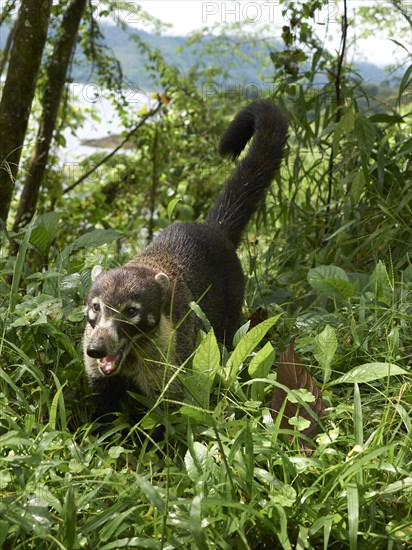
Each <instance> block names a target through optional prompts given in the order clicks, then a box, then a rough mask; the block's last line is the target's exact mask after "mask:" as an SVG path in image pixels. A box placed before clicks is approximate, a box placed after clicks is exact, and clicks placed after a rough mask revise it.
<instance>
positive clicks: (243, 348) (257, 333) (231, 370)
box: [225, 314, 280, 385]
mask: <svg viewBox="0 0 412 550" xmlns="http://www.w3.org/2000/svg"><path fill="white" fill-rule="evenodd" d="M279 317H280V314H279V315H275V316H274V317H271V318H270V319H266V321H263V322H262V323H259V324H258V325H257V326H256V327H253V328H252V329H251V330H250V331H249V332H248V333H247V334H245V335H244V336H243V338H242V339H241V340H240V342H239V343H238V345H237V346H236V348H235V350H234V351H233V353H232V355H231V356H230V357H229V360H228V362H227V365H226V369H225V370H226V380H227V382H228V383H229V385H230V383H231V382H233V380H234V379H235V377H236V374H237V371H238V369H239V367H240V366H241V364H242V363H243V361H244V360H245V359H246V357H247V356H248V355H249V354H250V353H251V352H252V351H253V350H254V349H255V347H256V346H257V345H258V344H259V343H260V342H261V340H262V339H263V338H264V337H265V335H266V333H267V331H268V330H269V329H270V328H271V327H272V326H273V325H274V324H275V323H277V321H278V320H279Z"/></svg>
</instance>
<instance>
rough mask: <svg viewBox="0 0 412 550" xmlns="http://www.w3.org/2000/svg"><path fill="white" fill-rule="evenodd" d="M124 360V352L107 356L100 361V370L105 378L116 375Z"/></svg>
mask: <svg viewBox="0 0 412 550" xmlns="http://www.w3.org/2000/svg"><path fill="white" fill-rule="evenodd" d="M121 358H122V350H120V351H119V352H118V353H115V354H113V355H107V356H106V357H103V358H102V359H100V360H99V368H100V370H101V372H102V373H103V374H104V375H105V376H110V375H111V374H114V373H115V372H116V371H117V369H118V368H119V365H120V361H121Z"/></svg>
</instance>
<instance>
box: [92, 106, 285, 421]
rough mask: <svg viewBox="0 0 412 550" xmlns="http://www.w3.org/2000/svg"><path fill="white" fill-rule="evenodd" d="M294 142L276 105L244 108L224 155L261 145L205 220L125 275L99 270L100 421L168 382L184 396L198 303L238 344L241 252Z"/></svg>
mask: <svg viewBox="0 0 412 550" xmlns="http://www.w3.org/2000/svg"><path fill="white" fill-rule="evenodd" d="M287 134H288V127H287V122H286V119H285V117H284V116H283V114H282V112H281V111H280V110H279V109H278V108H277V107H275V106H274V105H273V104H272V103H270V102H269V101H263V100H261V101H255V102H253V103H251V104H249V105H248V106H247V107H245V108H243V109H242V110H241V111H240V112H239V113H238V115H237V116H236V117H235V119H234V120H233V121H232V122H231V124H230V125H229V127H228V128H227V130H226V132H225V133H224V134H223V137H222V139H221V141H220V145H219V150H220V153H221V154H222V155H231V156H232V157H233V158H236V157H237V156H238V155H239V154H240V153H241V152H242V151H243V149H244V147H245V146H246V144H247V142H248V141H249V140H250V138H252V136H253V140H252V142H251V145H250V148H249V151H248V153H247V154H246V156H245V157H244V158H243V159H242V160H240V162H239V163H238V165H237V167H236V169H235V171H234V173H233V175H232V176H231V177H230V178H229V179H228V180H227V182H226V185H225V187H224V189H223V192H222V193H221V194H220V195H219V197H218V198H217V200H216V203H215V205H214V206H213V207H212V209H211V210H210V212H209V213H208V215H207V218H206V221H205V222H204V223H196V222H182V223H176V224H174V225H171V226H170V227H168V228H167V229H164V230H163V231H162V232H161V233H160V234H159V235H158V236H157V237H156V238H155V239H154V240H153V241H152V242H151V244H149V246H148V247H147V248H146V249H145V250H144V251H143V252H142V253H141V254H139V255H138V256H137V257H136V258H134V259H133V260H131V261H130V262H128V263H127V264H125V265H123V266H122V267H119V268H116V269H110V270H107V271H104V270H103V269H102V268H101V267H99V266H96V267H95V268H94V269H93V270H92V281H93V282H92V286H91V288H90V292H89V295H88V298H87V306H86V316H87V321H88V322H87V326H86V330H85V334H84V357H85V366H86V372H87V375H88V378H89V382H90V385H91V388H92V390H93V391H94V392H95V394H96V411H95V418H98V417H101V416H103V415H108V414H110V413H113V412H114V411H118V410H119V405H120V402H121V400H122V399H123V397H124V396H125V394H126V392H127V390H129V389H132V390H133V389H134V390H137V391H138V392H140V393H143V394H144V395H146V396H147V397H149V398H152V399H156V398H157V397H158V396H159V395H160V394H161V392H162V391H163V389H164V387H165V385H167V384H169V387H168V395H169V396H170V395H172V396H173V395H174V396H177V395H179V393H180V384H179V382H178V381H177V380H172V381H171V382H170V378H171V375H172V372H170V371H171V369H170V368H168V365H169V366H170V365H173V364H175V365H176V364H178V363H179V362H183V361H185V360H186V359H187V358H188V357H189V356H190V355H191V353H192V352H193V349H194V346H195V341H196V334H197V331H198V329H199V328H201V321H200V320H199V319H198V317H197V316H196V315H195V314H194V313H192V312H190V308H189V303H190V302H192V301H194V302H198V303H199V305H200V307H201V308H202V310H203V312H204V314H205V315H206V317H207V318H208V319H209V321H210V323H211V325H212V327H213V329H214V331H215V334H216V336H217V338H218V339H219V340H220V341H222V342H223V341H226V342H228V343H229V344H230V343H231V342H232V338H233V335H234V333H235V331H236V330H237V328H238V326H239V323H240V317H241V309H242V302H243V295H244V277H243V272H242V269H241V265H240V261H239V259H238V257H237V255H236V248H237V246H238V245H239V243H240V240H241V235H242V232H243V230H244V229H245V227H246V224H247V223H248V221H249V220H250V218H251V216H252V214H253V213H254V212H255V210H256V208H257V207H258V205H259V203H260V202H261V200H262V198H263V197H264V195H265V192H266V190H267V188H268V186H269V185H270V183H271V182H272V180H273V178H274V176H275V174H276V172H277V170H278V169H279V167H280V164H281V161H282V157H283V154H284V148H285V144H286V140H287ZM189 312H190V313H189Z"/></svg>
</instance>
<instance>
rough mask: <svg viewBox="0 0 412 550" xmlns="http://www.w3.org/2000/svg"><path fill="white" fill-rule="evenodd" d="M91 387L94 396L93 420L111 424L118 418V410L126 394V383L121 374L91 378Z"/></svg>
mask: <svg viewBox="0 0 412 550" xmlns="http://www.w3.org/2000/svg"><path fill="white" fill-rule="evenodd" d="M89 384H90V388H91V390H92V392H93V394H94V395H93V398H94V412H93V415H92V420H93V421H95V420H98V421H100V422H103V423H104V424H111V423H112V422H113V421H114V420H115V419H116V414H115V413H116V412H119V411H120V409H121V403H122V401H123V399H124V397H125V395H126V383H125V380H124V379H123V378H121V377H120V376H113V377H110V378H103V377H99V378H90V379H89Z"/></svg>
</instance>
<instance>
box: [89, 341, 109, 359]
mask: <svg viewBox="0 0 412 550" xmlns="http://www.w3.org/2000/svg"><path fill="white" fill-rule="evenodd" d="M86 352H87V355H88V356H89V357H92V358H93V359H103V357H106V356H107V347H106V344H105V341H104V338H102V337H101V336H99V337H98V338H95V339H94V340H92V341H91V342H90V343H89V345H88V346H87V349H86Z"/></svg>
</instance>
